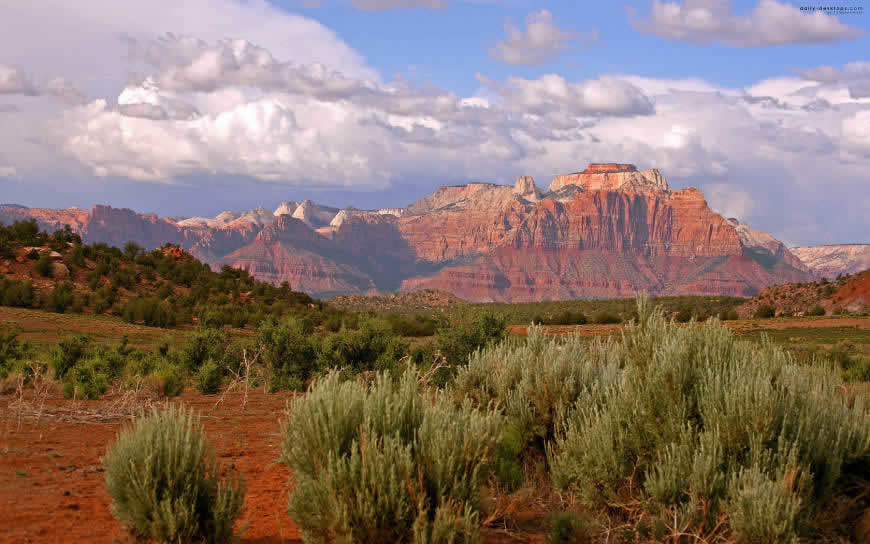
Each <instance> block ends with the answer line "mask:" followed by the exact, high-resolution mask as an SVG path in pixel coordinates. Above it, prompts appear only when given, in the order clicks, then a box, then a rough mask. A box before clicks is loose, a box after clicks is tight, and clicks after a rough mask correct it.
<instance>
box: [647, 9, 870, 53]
mask: <svg viewBox="0 0 870 544" xmlns="http://www.w3.org/2000/svg"><path fill="white" fill-rule="evenodd" d="M634 24H635V27H636V28H637V29H639V30H641V31H643V32H646V33H649V34H654V35H656V36H660V37H662V38H667V39H670V40H679V41H687V42H692V43H700V44H708V43H712V42H722V43H724V44H727V45H733V46H738V47H767V46H775V45H785V44H793V43H834V42H839V41H841V40H850V39H855V38H858V37H860V36H861V35H862V34H863V32H862V31H861V30H860V29H858V28H855V27H853V26H849V25H847V24H845V23H842V22H841V21H840V20H839V19H838V18H837V17H835V16H833V15H828V14H826V13H824V12H822V11H813V12H802V11H801V10H800V9H799V8H798V7H796V6H793V5H789V4H784V3H780V2H777V1H776V0H760V1H759V2H758V5H757V6H756V7H755V8H754V9H753V10H752V11H751V12H749V14H747V15H738V14H736V13H735V12H734V10H733V8H732V6H731V1H730V0H685V1H684V2H683V3H678V2H663V1H661V0H654V1H653V4H652V9H651V10H650V13H649V17H648V18H647V19H646V20H642V21H635V23H634Z"/></svg>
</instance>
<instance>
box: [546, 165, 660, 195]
mask: <svg viewBox="0 0 870 544" xmlns="http://www.w3.org/2000/svg"><path fill="white" fill-rule="evenodd" d="M569 185H576V186H577V187H579V188H581V189H582V190H584V191H618V190H623V189H649V190H653V191H667V190H668V183H667V182H666V181H665V178H664V177H663V176H662V175H661V173H660V172H659V171H658V170H656V169H654V168H653V169H650V170H644V171H643V172H638V171H637V168H636V167H635V166H634V165H633V164H615V163H593V164H590V165H589V166H588V167H587V168H586V170H583V171H582V172H577V173H574V174H565V175H561V176H556V177H554V178H553V181H552V182H551V183H550V188H549V191H550V192H556V191H559V190H561V189H564V188H565V187H567V186H569Z"/></svg>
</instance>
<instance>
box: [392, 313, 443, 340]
mask: <svg viewBox="0 0 870 544" xmlns="http://www.w3.org/2000/svg"><path fill="white" fill-rule="evenodd" d="M383 318H384V319H386V320H387V322H388V323H389V324H390V328H392V329H393V332H394V333H395V334H397V335H399V336H417V337H419V336H432V335H433V334H435V330H436V329H437V328H438V321H437V320H435V319H434V318H431V317H429V316H425V315H421V314H414V315H411V316H405V315H400V314H392V313H388V314H385V315H384V316H383Z"/></svg>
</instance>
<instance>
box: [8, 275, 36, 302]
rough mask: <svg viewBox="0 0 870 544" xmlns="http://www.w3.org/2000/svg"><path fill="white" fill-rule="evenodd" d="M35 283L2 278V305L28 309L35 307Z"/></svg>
mask: <svg viewBox="0 0 870 544" xmlns="http://www.w3.org/2000/svg"><path fill="white" fill-rule="evenodd" d="M33 295H34V292H33V282H32V281H30V280H11V279H7V278H0V303H2V304H3V305H4V306H16V307H20V308H27V307H29V306H32V305H33Z"/></svg>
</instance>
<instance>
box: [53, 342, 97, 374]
mask: <svg viewBox="0 0 870 544" xmlns="http://www.w3.org/2000/svg"><path fill="white" fill-rule="evenodd" d="M90 347H91V339H90V338H88V337H87V336H84V335H82V334H78V335H72V336H67V337H66V338H64V339H63V340H61V341H60V342H58V344H57V346H55V347H54V349H52V351H51V355H50V362H51V368H52V369H54V377H55V378H56V379H58V380H62V379H63V378H64V377H65V376H66V374H67V372H69V370H70V369H71V368H73V367H74V366H75V365H76V364H77V363H78V362H79V361H80V360H81V359H82V358H83V357H84V356H85V355H87V354H88V352H89V350H90Z"/></svg>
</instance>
